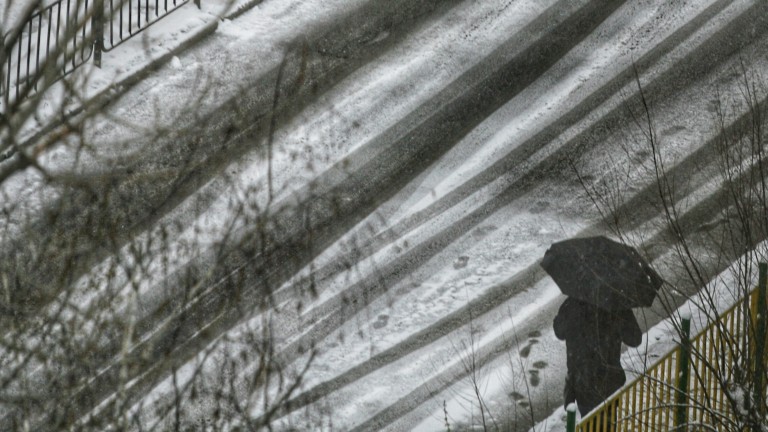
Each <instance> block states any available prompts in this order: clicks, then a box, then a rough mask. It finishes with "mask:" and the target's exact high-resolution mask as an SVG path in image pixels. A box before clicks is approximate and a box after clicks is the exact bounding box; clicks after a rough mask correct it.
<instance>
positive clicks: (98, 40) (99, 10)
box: [91, 0, 104, 68]
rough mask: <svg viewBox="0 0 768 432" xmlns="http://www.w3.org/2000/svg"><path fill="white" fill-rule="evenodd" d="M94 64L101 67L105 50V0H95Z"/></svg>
mask: <svg viewBox="0 0 768 432" xmlns="http://www.w3.org/2000/svg"><path fill="white" fill-rule="evenodd" d="M91 27H92V29H93V64H95V65H96V67H99V68H100V67H101V53H102V52H103V51H104V0H94V1H93V16H92V18H91Z"/></svg>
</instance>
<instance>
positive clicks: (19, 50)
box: [0, 0, 93, 102]
mask: <svg viewBox="0 0 768 432" xmlns="http://www.w3.org/2000/svg"><path fill="white" fill-rule="evenodd" d="M91 7H92V4H89V1H88V0H59V1H57V2H55V3H53V4H51V5H49V6H47V7H45V8H44V9H42V10H40V11H37V12H35V13H33V14H32V15H31V16H30V17H29V18H28V19H27V21H26V22H25V23H24V25H23V26H21V27H20V28H18V29H17V30H16V31H14V32H11V33H9V34H7V35H4V38H3V78H4V79H3V80H0V93H2V94H3V96H4V100H5V101H6V102H7V101H8V99H9V98H11V97H13V98H15V99H18V98H19V97H20V96H24V95H26V94H28V93H30V92H32V91H35V90H37V83H38V81H39V80H40V78H41V77H43V76H44V75H45V74H46V73H48V72H49V71H50V73H51V74H52V75H53V79H60V78H61V77H64V76H66V75H67V74H69V73H70V72H72V71H73V70H75V69H76V68H78V67H80V66H81V65H83V64H84V63H86V62H87V61H88V60H89V58H90V57H91V54H92V52H93V43H92V39H91V37H90V34H91V25H90V19H89V14H90V13H91Z"/></svg>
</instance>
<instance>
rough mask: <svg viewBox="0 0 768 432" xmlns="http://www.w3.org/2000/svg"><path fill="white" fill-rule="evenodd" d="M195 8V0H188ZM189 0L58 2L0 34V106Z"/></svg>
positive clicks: (97, 59) (97, 57) (58, 76)
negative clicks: (0, 43) (1, 39)
mask: <svg viewBox="0 0 768 432" xmlns="http://www.w3.org/2000/svg"><path fill="white" fill-rule="evenodd" d="M193 1H194V3H195V4H196V5H197V6H198V7H200V0H193ZM189 2H190V0H58V1H55V2H54V3H52V4H50V5H49V6H46V7H45V8H44V9H42V10H40V11H37V12H35V13H33V14H32V15H30V16H29V18H28V19H27V20H26V21H25V22H24V23H23V24H22V25H21V27H19V28H18V30H16V31H14V32H11V33H8V34H5V35H3V45H2V56H1V57H0V63H2V65H1V68H2V69H1V70H0V73H1V74H0V76H1V77H2V79H0V94H2V96H3V99H2V100H3V102H4V105H5V106H6V107H7V106H8V103H9V101H14V100H21V99H23V98H24V97H25V96H27V95H28V94H30V93H32V92H34V91H36V90H37V85H38V82H39V81H40V80H41V78H42V77H44V76H45V77H47V78H48V81H49V82H52V81H55V80H58V79H61V78H63V77H64V76H66V75H67V74H69V73H71V72H72V71H74V70H75V69H77V68H78V67H80V66H82V65H83V64H85V63H87V62H88V61H89V60H90V59H91V58H92V57H93V59H94V63H95V64H96V65H97V66H101V54H102V52H108V51H111V50H112V49H113V48H115V47H117V46H119V45H120V44H122V43H123V42H125V41H127V40H128V39H130V38H131V37H133V36H135V35H137V34H138V33H140V32H142V31H143V30H145V29H147V28H148V27H149V26H151V25H152V24H154V23H156V22H158V21H160V20H161V19H162V18H164V17H166V16H168V15H169V14H170V13H172V12H174V11H175V10H177V9H179V8H180V7H181V6H183V5H185V4H186V3H189Z"/></svg>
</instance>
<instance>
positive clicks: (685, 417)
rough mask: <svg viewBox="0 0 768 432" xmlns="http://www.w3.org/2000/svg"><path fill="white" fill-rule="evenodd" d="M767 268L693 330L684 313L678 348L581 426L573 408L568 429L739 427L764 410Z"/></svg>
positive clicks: (591, 431) (612, 431) (584, 431)
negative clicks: (745, 293)
mask: <svg viewBox="0 0 768 432" xmlns="http://www.w3.org/2000/svg"><path fill="white" fill-rule="evenodd" d="M767 271H768V266H767V265H766V264H760V283H759V284H758V287H757V288H755V289H754V290H753V291H752V292H750V293H749V294H748V296H747V297H746V298H745V299H742V300H740V301H738V302H736V304H735V305H733V306H732V307H731V308H730V309H728V310H726V311H725V312H723V313H722V314H720V315H719V317H718V318H717V319H716V320H714V321H713V322H712V323H710V324H709V325H708V326H707V327H706V328H704V329H703V330H702V331H701V332H700V333H699V334H698V335H696V336H695V337H693V338H690V337H689V331H690V330H689V329H690V321H689V320H688V319H683V320H682V322H681V325H680V336H681V340H680V343H679V345H678V347H677V348H676V349H674V350H673V351H671V352H669V353H668V354H667V355H665V356H664V357H662V358H661V359H659V360H658V361H656V363H654V364H653V365H652V366H651V367H649V368H648V369H647V370H646V371H645V373H643V374H641V375H640V376H639V377H638V378H637V379H635V380H634V381H632V382H631V383H630V384H629V385H627V386H625V387H624V388H622V389H621V390H620V391H618V392H617V393H615V394H614V395H613V396H611V397H610V398H609V399H608V400H607V401H606V402H605V403H604V404H603V405H601V406H600V407H598V408H597V409H596V410H594V411H592V412H591V413H590V414H588V415H587V416H585V417H584V418H583V419H582V420H581V422H580V423H579V424H578V425H576V424H575V423H576V422H575V421H574V419H575V411H574V410H573V408H571V409H570V410H569V413H568V416H569V419H568V420H569V421H568V424H567V426H566V428H567V431H568V432H573V431H578V432H598V431H599V432H624V431H626V432H629V431H637V432H640V431H643V432H645V431H670V430H740V429H742V428H743V427H744V425H745V419H748V418H749V416H750V415H754V414H755V413H760V415H762V414H764V413H763V412H762V409H763V407H764V403H763V402H764V397H765V396H764V395H765V388H766V387H765V380H764V373H765V345H766V344H765V342H766V320H765V318H766V300H765V299H766V273H767ZM761 306H762V307H761Z"/></svg>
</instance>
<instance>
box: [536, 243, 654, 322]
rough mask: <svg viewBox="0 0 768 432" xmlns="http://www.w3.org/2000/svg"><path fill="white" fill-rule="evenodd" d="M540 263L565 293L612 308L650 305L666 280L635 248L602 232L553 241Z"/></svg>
mask: <svg viewBox="0 0 768 432" xmlns="http://www.w3.org/2000/svg"><path fill="white" fill-rule="evenodd" d="M541 266H542V267H543V268H544V270H546V271H547V273H548V274H549V275H550V276H551V277H552V279H554V280H555V282H556V283H557V285H558V286H559V287H560V290H561V291H562V292H563V294H565V295H568V296H570V297H575V298H577V299H579V300H582V301H585V302H588V303H591V304H593V305H595V306H598V307H601V308H603V309H609V310H616V309H625V308H634V307H643V306H650V305H651V304H652V303H653V299H654V298H655V297H656V292H657V291H658V289H659V287H660V286H661V284H662V282H663V281H662V279H661V277H660V276H659V275H658V273H656V272H655V271H654V270H653V269H652V268H651V267H650V266H649V265H648V263H647V262H645V260H643V258H642V257H641V256H640V254H638V253H637V251H636V250H635V249H634V248H632V247H630V246H627V245H625V244H621V243H618V242H615V241H613V240H611V239H609V238H606V237H603V236H598V237H586V238H576V239H570V240H565V241H561V242H557V243H553V244H552V246H551V247H550V248H549V249H548V250H547V252H546V253H545V254H544V259H543V260H542V261H541Z"/></svg>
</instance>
